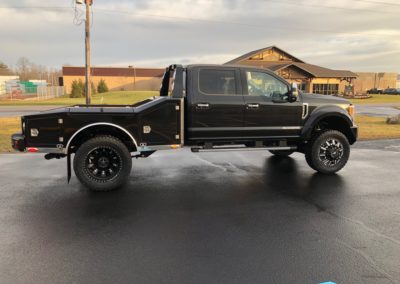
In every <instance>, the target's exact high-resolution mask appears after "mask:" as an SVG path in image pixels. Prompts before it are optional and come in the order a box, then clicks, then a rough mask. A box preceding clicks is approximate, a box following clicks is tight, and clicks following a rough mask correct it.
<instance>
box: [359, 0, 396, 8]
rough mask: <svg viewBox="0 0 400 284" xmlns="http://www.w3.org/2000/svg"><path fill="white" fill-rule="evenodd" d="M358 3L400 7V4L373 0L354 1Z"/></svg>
mask: <svg viewBox="0 0 400 284" xmlns="http://www.w3.org/2000/svg"><path fill="white" fill-rule="evenodd" d="M353 1H356V2H364V3H371V4H379V5H387V6H398V7H400V4H399V3H392V2H380V1H373V0H353Z"/></svg>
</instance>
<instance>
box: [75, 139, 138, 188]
mask: <svg viewBox="0 0 400 284" xmlns="http://www.w3.org/2000/svg"><path fill="white" fill-rule="evenodd" d="M131 168H132V158H131V155H130V152H129V151H128V148H127V147H126V146H125V145H124V143H122V142H121V141H120V140H119V139H117V138H115V137H113V136H97V137H94V138H92V139H90V140H88V141H86V142H85V143H83V144H82V145H81V146H80V147H79V149H78V151H77V152H76V154H75V157H74V171H75V174H76V176H77V178H78V179H79V181H80V182H81V183H82V184H83V185H85V186H86V187H88V188H89V189H91V190H93V191H109V190H113V189H117V188H119V187H121V186H122V185H123V184H124V183H125V182H126V181H127V180H128V177H129V174H130V172H131Z"/></svg>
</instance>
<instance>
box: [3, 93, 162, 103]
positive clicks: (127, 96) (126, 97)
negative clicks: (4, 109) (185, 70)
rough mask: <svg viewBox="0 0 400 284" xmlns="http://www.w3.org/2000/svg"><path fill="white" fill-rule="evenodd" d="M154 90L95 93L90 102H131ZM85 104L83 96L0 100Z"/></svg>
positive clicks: (150, 95)
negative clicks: (37, 99)
mask: <svg viewBox="0 0 400 284" xmlns="http://www.w3.org/2000/svg"><path fill="white" fill-rule="evenodd" d="M157 95H158V92H155V91H122V92H121V91H120V92H108V93H103V94H96V95H94V96H93V97H92V104H108V105H118V104H122V105H123V104H133V103H135V102H138V101H141V100H144V99H146V98H148V97H152V96H157ZM77 104H85V98H74V99H72V98H69V97H67V96H63V97H60V98H55V99H49V100H41V101H36V100H19V101H0V106H4V105H77Z"/></svg>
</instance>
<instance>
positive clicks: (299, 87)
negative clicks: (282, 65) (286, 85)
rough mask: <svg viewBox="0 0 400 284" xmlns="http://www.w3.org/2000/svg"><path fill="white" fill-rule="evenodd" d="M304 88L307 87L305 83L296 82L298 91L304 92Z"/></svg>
mask: <svg viewBox="0 0 400 284" xmlns="http://www.w3.org/2000/svg"><path fill="white" fill-rule="evenodd" d="M306 88H307V83H300V84H297V89H299V90H300V91H303V92H305V91H306Z"/></svg>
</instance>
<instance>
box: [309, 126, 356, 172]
mask: <svg viewBox="0 0 400 284" xmlns="http://www.w3.org/2000/svg"><path fill="white" fill-rule="evenodd" d="M305 156H306V161H307V163H308V165H309V166H310V167H311V168H313V169H314V170H316V171H318V172H320V173H324V174H333V173H336V172H338V171H340V170H341V169H342V168H343V167H344V166H345V165H346V163H347V161H348V159H349V156H350V144H349V141H348V140H347V137H346V136H345V135H344V134H343V133H341V132H339V131H336V130H328V131H323V132H320V133H318V134H317V135H315V136H314V138H313V139H312V140H311V141H310V143H309V144H308V145H307V147H306V151H305Z"/></svg>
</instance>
